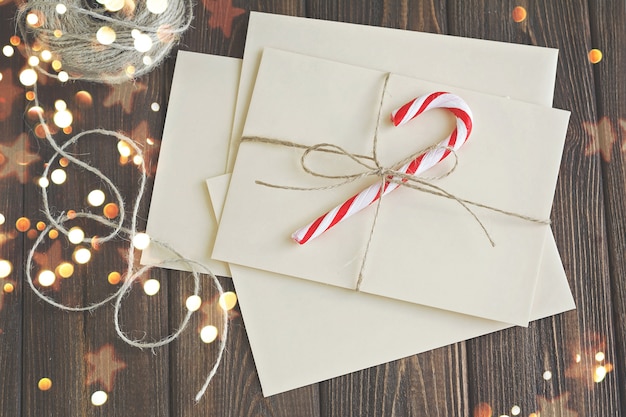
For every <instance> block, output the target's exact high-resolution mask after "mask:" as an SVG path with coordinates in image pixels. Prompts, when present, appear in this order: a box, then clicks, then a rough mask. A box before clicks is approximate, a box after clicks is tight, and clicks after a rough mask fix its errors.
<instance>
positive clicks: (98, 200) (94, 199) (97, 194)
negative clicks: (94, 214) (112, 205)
mask: <svg viewBox="0 0 626 417" xmlns="http://www.w3.org/2000/svg"><path fill="white" fill-rule="evenodd" d="M105 199H106V196H105V195H104V192H103V191H102V190H93V191H91V192H90V193H89V194H88V195H87V202H88V203H89V204H91V205H92V206H94V207H100V206H101V205H102V204H104V200H105Z"/></svg>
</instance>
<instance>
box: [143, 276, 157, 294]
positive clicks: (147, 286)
mask: <svg viewBox="0 0 626 417" xmlns="http://www.w3.org/2000/svg"><path fill="white" fill-rule="evenodd" d="M160 289H161V283H160V282H159V281H157V280H156V279H149V280H147V281H146V282H144V284H143V291H144V292H145V293H146V295H150V296H152V295H156V294H157V293H158V292H159V290H160Z"/></svg>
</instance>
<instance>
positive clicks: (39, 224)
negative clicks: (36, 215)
mask: <svg viewBox="0 0 626 417" xmlns="http://www.w3.org/2000/svg"><path fill="white" fill-rule="evenodd" d="M35 227H36V228H37V230H39V231H40V232H41V231H42V230H43V229H45V228H46V224H45V223H44V222H37V225H36V226H35Z"/></svg>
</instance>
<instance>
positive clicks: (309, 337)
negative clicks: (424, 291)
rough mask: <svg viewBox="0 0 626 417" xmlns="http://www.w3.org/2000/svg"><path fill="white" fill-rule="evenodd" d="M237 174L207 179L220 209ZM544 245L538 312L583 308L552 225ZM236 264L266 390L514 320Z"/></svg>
mask: <svg viewBox="0 0 626 417" xmlns="http://www.w3.org/2000/svg"><path fill="white" fill-rule="evenodd" d="M229 177H230V174H227V175H223V176H221V177H216V178H212V179H210V180H208V181H207V185H208V188H209V191H210V194H211V201H212V203H213V204H214V207H215V212H216V213H217V216H218V217H219V216H220V213H221V211H222V208H223V202H224V199H225V197H226V192H227V188H228V179H229ZM544 251H545V253H546V256H544V257H543V258H542V261H541V266H540V268H539V277H538V282H537V288H536V291H535V299H534V303H533V306H532V310H531V319H532V320H538V319H540V318H544V317H548V316H551V315H554V314H558V313H561V312H564V311H568V310H571V309H573V308H575V306H574V300H573V298H572V295H571V292H570V289H569V286H568V283H567V279H566V277H565V272H564V271H563V266H562V265H561V261H560V259H559V258H558V252H557V248H556V244H555V242H554V237H553V236H552V233H551V232H549V233H548V237H547V238H546V246H545V249H544ZM551 254H557V256H549V255H551ZM231 270H232V272H233V279H234V281H235V286H236V289H237V295H238V297H239V304H240V308H241V312H242V314H243V318H244V321H245V324H246V332H247V333H248V339H249V340H250V345H251V347H252V353H253V355H254V362H255V365H256V368H257V372H258V374H259V379H260V381H261V386H262V388H263V394H264V395H265V396H270V395H274V394H278V393H281V392H284V391H288V390H291V389H294V388H298V387H302V386H305V385H309V384H312V383H316V382H319V381H323V380H326V379H329V378H333V377H336V376H340V375H344V374H347V373H350V372H354V371H357V370H360V369H365V368H368V367H371V366H375V365H379V364H381V363H385V362H389V361H392V360H396V359H400V358H403V357H406V356H410V355H414V354H416V353H421V352H425V351H427V350H430V349H434V348H438V347H441V346H445V345H449V344H451V343H456V342H460V341H463V340H466V339H470V338H473V337H477V336H480V335H483V334H487V333H491V332H495V331H498V330H502V329H504V328H507V327H509V325H507V324H504V323H499V322H496V321H490V320H485V319H480V318H477V317H472V316H467V315H463V314H457V313H452V312H450V311H445V310H438V309H435V308H429V307H424V306H420V305H416V304H411V303H405V302H399V301H395V300H391V299H389V298H385V297H378V296H374V295H369V294H364V293H356V292H354V291H351V290H344V289H341V288H336V287H332V286H328V285H322V284H318V283H315V282H311V281H304V280H297V279H293V278H290V277H286V276H283V275H278V274H272V273H269V272H264V271H259V270H256V269H250V268H246V267H241V266H237V265H232V266H231Z"/></svg>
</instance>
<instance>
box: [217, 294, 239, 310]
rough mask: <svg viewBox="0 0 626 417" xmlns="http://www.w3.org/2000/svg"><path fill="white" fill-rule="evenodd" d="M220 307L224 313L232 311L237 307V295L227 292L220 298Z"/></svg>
mask: <svg viewBox="0 0 626 417" xmlns="http://www.w3.org/2000/svg"><path fill="white" fill-rule="evenodd" d="M219 305H220V307H222V309H223V310H224V311H228V310H232V309H233V308H235V306H236V305H237V294H235V293H234V292H232V291H227V292H225V293H224V294H222V295H221V296H220V299H219Z"/></svg>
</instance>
